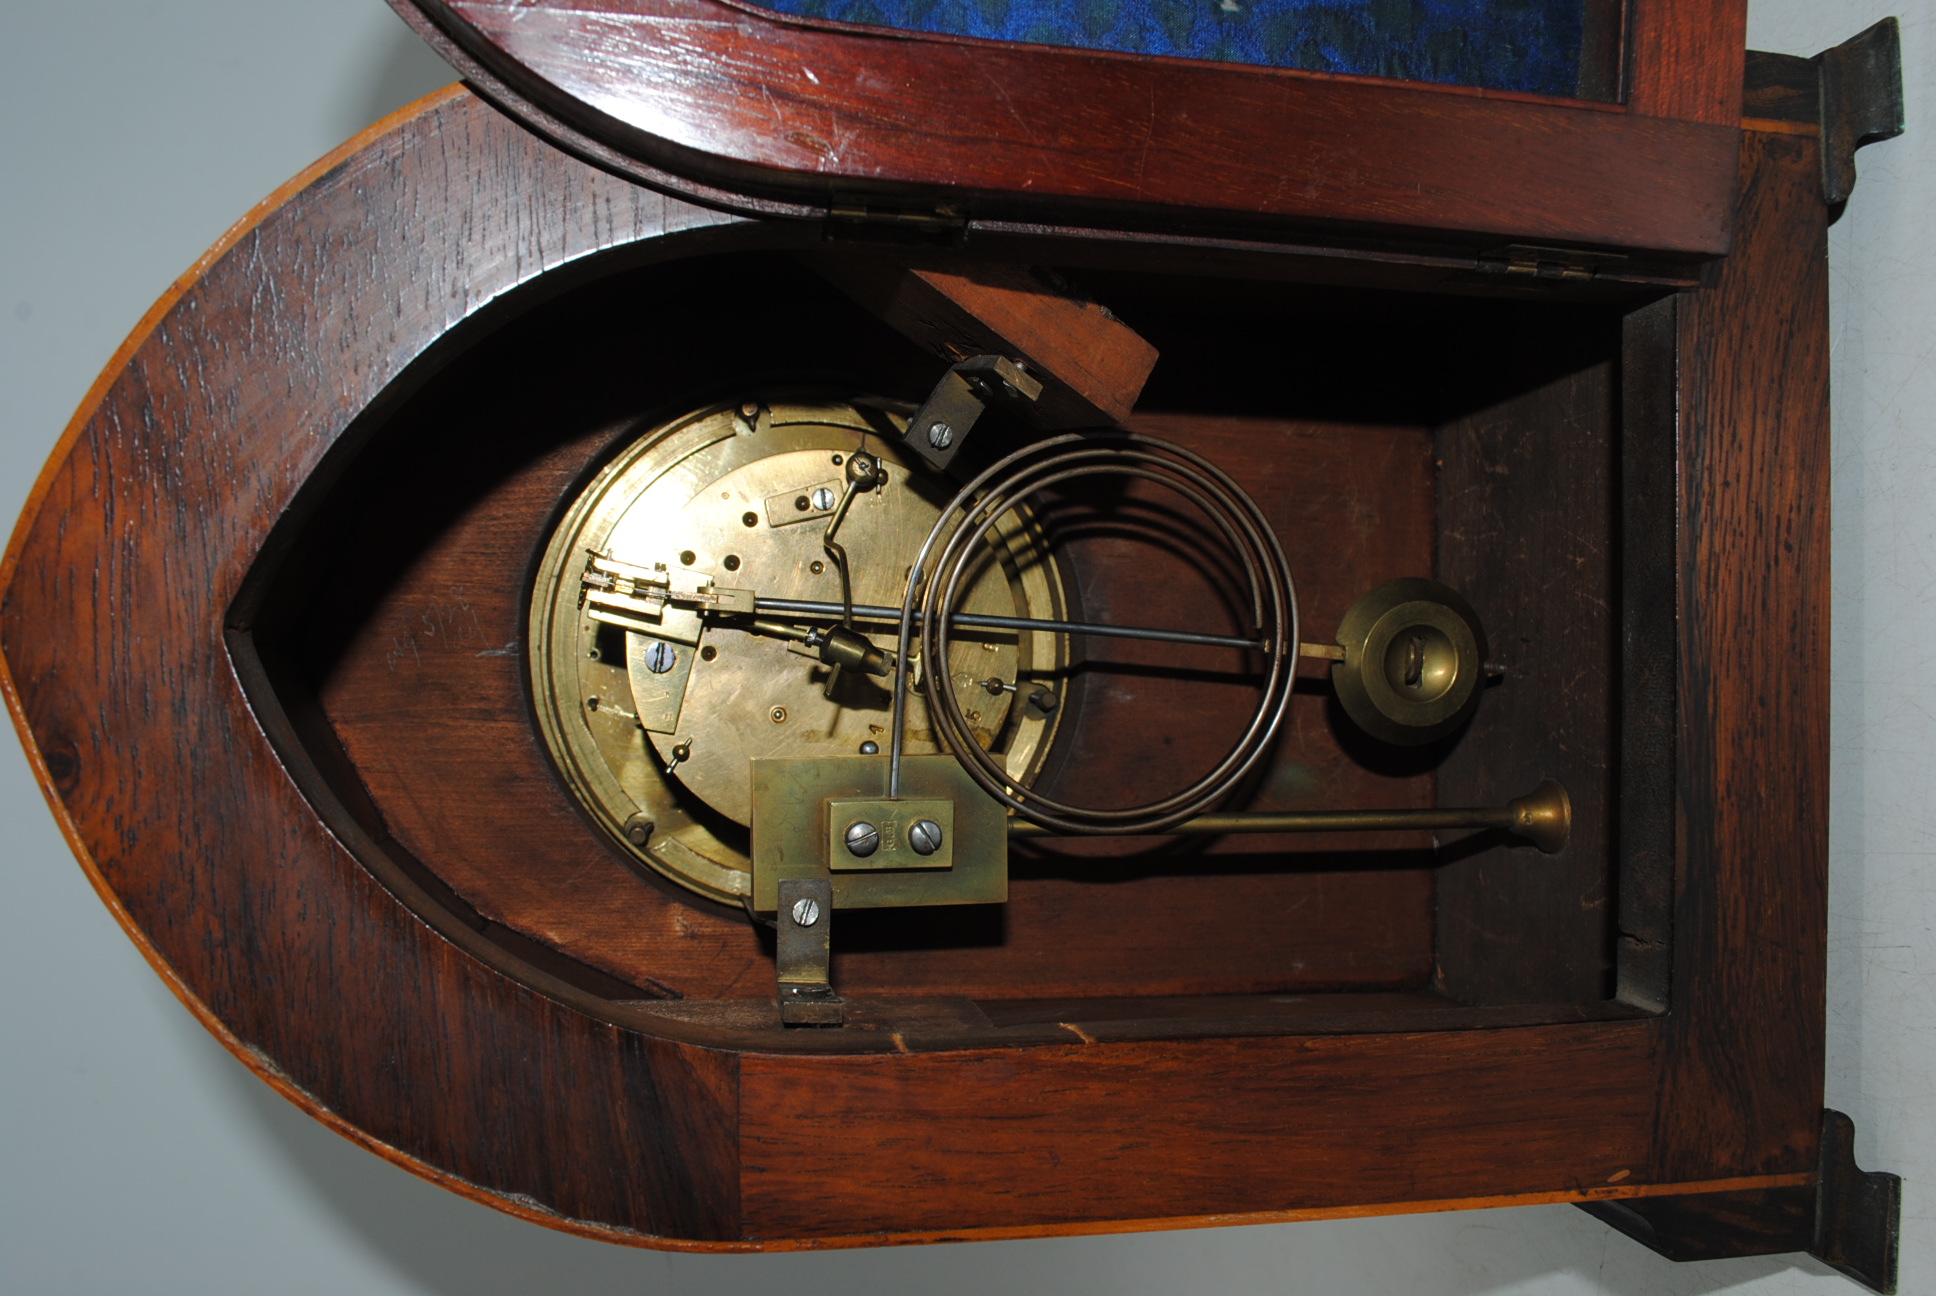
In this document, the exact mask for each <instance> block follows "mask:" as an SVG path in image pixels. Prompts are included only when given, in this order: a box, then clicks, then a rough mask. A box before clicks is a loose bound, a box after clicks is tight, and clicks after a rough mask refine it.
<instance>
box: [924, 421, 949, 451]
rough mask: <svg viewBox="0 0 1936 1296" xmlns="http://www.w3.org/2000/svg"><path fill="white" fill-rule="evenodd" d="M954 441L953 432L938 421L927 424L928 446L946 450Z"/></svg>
mask: <svg viewBox="0 0 1936 1296" xmlns="http://www.w3.org/2000/svg"><path fill="white" fill-rule="evenodd" d="M954 439H955V430H954V429H953V428H951V427H949V426H948V425H947V424H946V423H943V422H941V421H940V420H939V419H937V420H935V421H934V422H933V423H930V424H928V444H929V445H931V446H933V447H934V448H935V449H937V450H946V449H947V448H948V446H949V443H951V442H952V441H953V440H954Z"/></svg>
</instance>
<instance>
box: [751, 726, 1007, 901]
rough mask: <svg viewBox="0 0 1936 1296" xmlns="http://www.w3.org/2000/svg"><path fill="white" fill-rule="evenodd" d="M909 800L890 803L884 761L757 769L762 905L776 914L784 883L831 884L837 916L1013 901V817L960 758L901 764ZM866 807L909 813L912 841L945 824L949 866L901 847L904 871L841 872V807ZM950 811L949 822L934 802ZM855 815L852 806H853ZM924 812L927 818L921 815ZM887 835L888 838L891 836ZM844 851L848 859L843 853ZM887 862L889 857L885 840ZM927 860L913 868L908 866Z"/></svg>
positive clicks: (901, 825)
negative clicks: (916, 825)
mask: <svg viewBox="0 0 1936 1296" xmlns="http://www.w3.org/2000/svg"><path fill="white" fill-rule="evenodd" d="M901 791H902V794H903V795H902V797H901V800H900V801H899V802H898V803H896V802H889V801H888V800H887V758H886V757H885V756H822V757H817V758H809V759H804V760H786V759H778V760H756V761H754V762H753V908H754V909H755V910H756V911H757V912H759V913H772V912H774V911H775V910H776V908H777V907H778V905H779V893H780V879H782V878H827V879H829V880H830V881H831V882H832V884H833V896H834V907H835V908H836V909H895V908H902V907H905V906H910V905H948V904H1001V903H1004V902H1005V901H1006V900H1007V899H1008V816H1007V814H1006V813H1005V812H1004V811H1003V809H1002V807H1001V805H1000V804H999V803H997V802H996V801H995V800H994V799H993V798H991V797H990V796H989V795H988V794H987V793H986V792H983V791H982V790H981V788H979V787H977V786H976V785H975V781H974V780H973V779H971V778H969V777H968V773H967V771H965V770H963V769H962V768H961V765H960V764H959V763H958V762H957V761H956V760H955V758H954V757H952V756H940V755H936V756H909V757H907V758H906V759H904V760H903V761H902V762H901ZM852 802H865V803H867V804H868V805H869V806H874V807H878V806H881V805H883V804H886V805H895V804H899V805H901V806H905V807H909V809H908V810H906V811H902V812H899V819H898V820H897V831H898V832H899V833H900V834H901V836H902V837H903V838H904V837H905V834H906V829H907V825H908V824H909V823H912V822H913V821H914V820H915V819H916V818H919V817H926V818H931V819H935V820H936V821H937V822H939V823H941V824H942V833H943V845H944V847H945V849H946V851H947V854H948V856H949V860H950V863H949V865H948V866H943V867H936V866H935V865H934V864H933V863H932V862H931V861H932V860H933V859H935V858H939V857H940V856H941V855H942V852H940V851H937V852H936V853H935V855H934V856H931V857H928V858H927V859H923V858H922V857H921V856H919V855H916V854H915V853H914V852H913V851H912V850H911V849H908V848H907V846H906V843H905V840H903V841H901V843H900V854H901V856H902V860H901V861H900V862H898V863H895V864H883V865H875V866H873V867H868V868H856V867H853V865H859V864H861V863H862V861H859V860H853V861H851V864H850V865H849V866H848V867H843V868H842V869H840V870H839V871H835V870H834V869H831V868H829V867H828V858H829V853H830V852H832V851H834V850H837V849H842V848H841V847H840V844H839V843H838V842H837V841H836V840H835V834H836V832H839V831H842V830H844V829H845V828H846V826H847V823H848V819H845V818H843V819H841V820H840V822H839V823H838V824H837V825H836V824H835V823H834V822H833V818H834V816H833V814H832V807H833V805H835V804H842V805H844V806H845V805H848V803H852ZM936 802H946V803H948V805H949V807H950V817H949V819H948V820H946V821H943V820H941V819H940V818H939V817H938V816H937V815H936V814H935V813H934V810H935V803H936ZM848 808H851V806H848ZM915 808H918V809H919V810H920V812H921V813H920V814H918V815H917V814H915V813H913V812H912V811H913V810H914V809H915ZM885 836H886V834H885V832H884V833H883V838H885ZM842 854H843V855H844V854H845V852H844V850H842ZM878 854H879V855H880V856H887V855H888V854H889V851H888V847H887V842H886V841H885V840H883V842H882V845H881V850H880V851H879V852H878ZM910 860H913V861H919V863H914V864H910V863H908V862H907V861H910Z"/></svg>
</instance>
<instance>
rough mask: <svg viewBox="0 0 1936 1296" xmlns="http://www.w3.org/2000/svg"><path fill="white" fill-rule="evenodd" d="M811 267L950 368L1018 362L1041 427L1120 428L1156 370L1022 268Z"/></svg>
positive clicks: (1089, 308) (1133, 343)
mask: <svg viewBox="0 0 1936 1296" xmlns="http://www.w3.org/2000/svg"><path fill="white" fill-rule="evenodd" d="M808 264H810V265H811V266H813V268H814V269H815V270H817V271H819V272H820V273H821V274H823V275H825V276H826V277H827V278H828V279H830V280H832V281H833V282H834V283H835V284H836V285H838V286H839V288H840V289H841V291H843V292H845V293H846V294H847V295H848V296H850V297H852V298H853V299H854V300H855V301H857V302H859V303H860V304H861V305H862V306H864V307H866V308H867V309H868V310H869V311H872V312H873V313H874V314H876V315H878V316H880V317H881V319H883V320H885V321H886V322H887V323H889V324H891V325H893V326H894V328H896V329H898V330H899V331H900V332H902V333H904V334H905V335H907V337H908V338H909V339H911V340H912V341H914V342H916V343H918V344H920V345H921V346H923V347H925V348H927V349H928V350H929V351H932V352H934V354H936V355H937V356H940V357H942V358H943V359H944V360H946V361H947V362H948V363H950V364H954V363H956V362H957V361H961V360H965V359H967V358H968V357H969V356H975V355H1004V356H1007V357H1008V358H1009V359H1011V360H1019V361H1021V362H1022V363H1023V365H1024V366H1026V367H1027V369H1028V371H1029V372H1030V373H1031V374H1033V375H1035V377H1037V378H1039V379H1041V380H1042V395H1041V397H1040V399H1038V400H1037V401H1036V402H1035V406H1034V417H1035V419H1036V421H1037V422H1039V423H1040V424H1041V425H1042V426H1043V427H1046V428H1051V429H1055V428H1079V427H1102V426H1107V425H1109V424H1113V423H1120V422H1122V421H1123V420H1124V419H1126V418H1128V417H1129V412H1130V410H1131V409H1132V408H1134V407H1135V404H1136V398H1137V396H1138V395H1140V394H1141V393H1142V390H1143V384H1144V382H1145V381H1147V380H1148V378H1149V375H1150V370H1151V369H1152V368H1154V367H1155V365H1156V348H1155V347H1153V346H1151V345H1150V344H1149V343H1148V342H1146V341H1144V340H1143V338H1142V337H1141V336H1140V335H1138V334H1137V332H1136V330H1134V329H1132V328H1130V327H1129V325H1127V324H1125V323H1123V322H1122V321H1121V320H1119V319H1117V318H1116V317H1115V316H1114V315H1111V314H1110V313H1109V312H1108V311H1107V310H1105V309H1104V308H1103V307H1101V306H1100V305H1098V304H1096V303H1095V302H1091V301H1083V300H1082V299H1081V298H1079V297H1076V296H1073V295H1070V294H1069V293H1068V292H1066V291H1063V290H1060V289H1059V288H1058V287H1056V286H1054V285H1053V282H1052V281H1051V280H1050V279H1049V278H1048V276H1045V275H1039V274H1037V273H1035V272H1033V271H1031V270H1030V269H1028V268H1026V267H1023V266H1017V265H968V266H965V267H964V266H960V265H957V266H955V267H953V268H950V269H947V270H934V269H927V268H923V267H919V266H915V265H909V264H907V263H905V262H902V261H899V260H897V259H895V258H893V257H887V256H881V255H878V254H872V253H835V254H822V255H816V256H812V257H810V258H809V259H808Z"/></svg>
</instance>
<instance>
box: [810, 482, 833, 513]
mask: <svg viewBox="0 0 1936 1296" xmlns="http://www.w3.org/2000/svg"><path fill="white" fill-rule="evenodd" d="M834 503H835V500H834V488H833V487H831V486H816V487H814V489H813V506H814V507H815V508H817V509H819V510H820V511H821V512H822V513H825V512H826V511H827V510H828V509H830V508H832V507H833V506H834Z"/></svg>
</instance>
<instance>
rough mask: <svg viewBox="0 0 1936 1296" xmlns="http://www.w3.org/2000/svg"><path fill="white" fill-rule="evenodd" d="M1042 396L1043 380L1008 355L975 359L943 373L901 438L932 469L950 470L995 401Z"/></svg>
mask: <svg viewBox="0 0 1936 1296" xmlns="http://www.w3.org/2000/svg"><path fill="white" fill-rule="evenodd" d="M1041 394H1042V383H1041V380H1040V379H1038V378H1035V377H1034V376H1032V375H1031V374H1030V373H1029V372H1028V371H1027V370H1025V369H1023V368H1022V366H1020V365H1019V364H1016V363H1015V362H1014V361H1013V360H1010V359H1008V358H1007V357H1006V356H998V355H978V356H970V357H969V358H968V359H966V360H963V361H962V362H961V363H959V364H957V365H953V366H950V368H949V369H948V372H947V373H945V374H942V375H941V381H940V382H938V383H936V384H935V385H934V390H933V391H931V392H929V393H928V398H927V399H926V400H925V401H922V402H921V408H920V409H918V410H916V411H915V413H914V417H913V418H911V419H909V420H908V425H907V431H906V432H905V433H904V434H903V435H902V440H903V441H905V442H906V444H907V448H908V449H910V450H912V451H914V453H915V454H917V455H919V456H920V457H921V459H922V460H923V461H924V462H926V463H927V465H928V466H929V467H930V468H946V467H947V466H948V464H949V463H950V462H952V461H953V459H954V457H955V455H956V454H957V453H959V451H960V450H961V443H962V442H963V441H966V440H967V439H968V433H969V431H970V430H971V429H972V428H973V427H974V426H975V422H976V420H977V419H979V418H980V417H981V415H982V411H983V410H984V409H986V408H987V405H988V402H989V401H990V400H991V399H995V398H1001V399H1004V400H1009V401H1013V402H1015V403H1016V404H1028V403H1030V402H1033V401H1034V400H1035V399H1036V398H1037V397H1039V396H1041Z"/></svg>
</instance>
